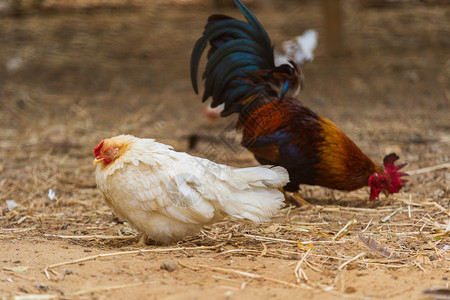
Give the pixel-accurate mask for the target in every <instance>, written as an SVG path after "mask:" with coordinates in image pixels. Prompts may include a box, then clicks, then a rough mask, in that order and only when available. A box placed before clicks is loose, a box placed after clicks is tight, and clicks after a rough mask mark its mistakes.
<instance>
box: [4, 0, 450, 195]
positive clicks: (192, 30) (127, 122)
mask: <svg viewBox="0 0 450 300" xmlns="http://www.w3.org/2000/svg"><path fill="white" fill-rule="evenodd" d="M244 3H245V4H246V5H248V6H249V8H250V9H251V10H252V12H253V13H254V14H255V15H256V16H257V17H258V19H259V20H260V21H261V23H262V24H263V26H264V27H265V29H266V30H267V32H268V33H269V36H270V37H271V38H272V42H273V44H274V45H275V48H276V49H277V48H279V47H280V45H281V43H282V42H283V41H286V40H290V39H292V38H294V37H296V36H298V35H300V34H302V33H303V32H304V31H305V30H307V29H314V30H316V31H317V32H318V46H317V48H316V50H315V53H314V55H315V58H314V60H313V61H312V62H310V63H308V64H306V65H305V66H304V68H303V73H304V76H305V90H304V91H303V92H302V93H301V94H300V96H299V99H300V100H301V101H303V102H304V103H305V104H306V105H307V106H309V107H312V108H313V109H314V110H316V111H317V112H319V113H320V114H321V115H323V116H326V117H328V118H330V119H331V120H333V121H334V122H335V123H337V124H338V126H339V127H340V128H342V129H343V130H344V131H345V132H346V133H347V134H348V135H349V136H350V137H351V138H352V139H353V140H354V141H355V142H356V143H357V144H358V145H359V146H360V147H361V148H362V149H363V150H364V151H365V152H366V153H367V154H368V155H369V156H371V157H372V158H374V160H376V161H379V162H381V159H382V157H383V155H384V154H386V153H388V152H391V151H395V152H397V153H399V154H400V156H401V161H407V162H408V163H409V166H408V168H409V170H412V169H417V168H421V167H426V166H432V165H437V164H442V163H445V162H448V159H449V154H450V150H449V143H450V109H449V107H450V84H449V83H450V82H449V80H450V51H449V49H450V22H449V20H450V5H449V1H444V0H441V1H439V0H423V1H419V0H345V1H344V0H341V1H338V0H322V1H318V0H295V1H294V0H283V1H275V0H251V1H250V0H249V1H244ZM213 13H221V14H226V15H231V16H234V17H236V18H239V19H243V17H242V15H241V14H240V12H239V11H238V10H237V8H236V7H235V6H234V4H233V3H232V1H230V0H154V1H142V0H128V1H118V0H89V1H83V0H78V1H75V0H73V1H69V0H65V1H58V0H29V1H27V0H22V1H19V0H15V1H13V0H0V157H2V159H1V160H0V172H1V173H0V188H2V189H3V191H2V192H0V200H6V199H10V198H14V199H16V201H17V202H22V203H31V202H32V201H34V200H39V199H43V198H46V194H47V191H48V190H49V188H52V189H54V190H56V191H57V195H59V197H72V198H73V197H75V198H76V197H78V198H79V199H81V200H84V199H85V198H86V197H87V196H86V195H88V194H89V193H86V194H84V195H83V192H82V191H80V190H76V189H75V188H77V187H95V181H94V177H93V168H92V159H93V155H92V148H93V147H95V146H96V145H97V143H98V142H99V141H101V140H102V139H104V138H106V137H110V136H113V135H117V134H122V133H130V134H134V135H136V136H139V137H151V138H156V139H158V140H159V141H161V142H164V143H168V144H171V145H173V146H174V147H175V149H176V150H179V151H190V153H192V154H196V155H200V156H204V157H208V158H210V159H213V160H217V161H220V162H226V163H229V164H232V165H238V166H249V165H255V164H256V162H255V160H254V159H253V157H252V155H251V154H249V153H248V152H246V151H234V150H233V151H232V150H231V149H229V148H227V146H226V145H225V143H221V141H220V139H219V140H216V141H214V143H213V144H214V147H215V148H214V150H213V151H210V150H208V151H206V150H205V149H206V147H207V146H206V145H205V144H206V143H203V144H202V142H201V141H200V143H199V145H197V147H196V148H195V149H188V139H189V136H190V135H192V134H193V133H196V134H201V135H204V136H211V137H217V136H219V134H220V133H221V132H223V130H224V129H225V128H228V127H229V126H230V124H233V122H234V117H229V118H226V119H221V120H219V121H217V122H216V123H214V124H210V123H208V121H207V120H206V118H205V117H204V115H203V114H202V108H203V107H204V106H205V105H206V104H205V103H201V98H200V96H198V95H196V94H195V93H194V92H193V90H192V87H191V83H190V78H189V60H190V53H191V50H192V47H193V45H194V44H195V42H196V40H197V39H198V38H199V37H200V35H201V33H202V32H203V28H204V25H205V23H206V19H207V17H208V16H209V15H211V14H213ZM203 63H204V61H203ZM209 143H211V142H209ZM218 149H219V150H220V151H219V150H218ZM218 151H219V152H218ZM217 153H220V155H217ZM448 186H450V178H449V175H448V173H445V172H438V173H428V174H424V175H420V176H415V177H411V181H410V183H409V185H408V186H407V188H406V189H405V192H412V193H416V194H418V195H423V196H426V197H439V198H442V197H447V198H448ZM306 189H307V188H306ZM89 195H91V194H89ZM13 196H14V197H13ZM42 201H44V200H42ZM99 201H100V198H99Z"/></svg>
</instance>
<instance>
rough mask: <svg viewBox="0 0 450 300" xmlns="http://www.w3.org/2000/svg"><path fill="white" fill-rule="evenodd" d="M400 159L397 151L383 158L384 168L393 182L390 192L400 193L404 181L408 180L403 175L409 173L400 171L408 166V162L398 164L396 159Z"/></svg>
mask: <svg viewBox="0 0 450 300" xmlns="http://www.w3.org/2000/svg"><path fill="white" fill-rule="evenodd" d="M398 159H399V157H398V155H397V154H395V153H390V154H388V155H386V156H385V157H384V159H383V164H384V169H385V171H386V173H387V174H388V175H389V176H390V177H391V184H390V185H389V188H388V191H389V193H390V194H394V193H398V192H399V191H400V190H401V188H402V187H403V183H405V182H407V181H408V180H407V179H403V178H402V177H403V176H408V174H406V173H404V172H399V171H398V170H400V169H401V168H403V167H404V166H406V163H404V164H400V165H398V166H396V165H395V161H396V160H398Z"/></svg>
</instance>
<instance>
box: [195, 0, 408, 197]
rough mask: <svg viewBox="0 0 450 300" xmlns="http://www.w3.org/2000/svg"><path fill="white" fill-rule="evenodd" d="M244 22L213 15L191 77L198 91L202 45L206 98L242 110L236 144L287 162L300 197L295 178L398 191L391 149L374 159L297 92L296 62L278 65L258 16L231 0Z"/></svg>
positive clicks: (373, 193) (263, 158) (266, 159)
mask: <svg viewBox="0 0 450 300" xmlns="http://www.w3.org/2000/svg"><path fill="white" fill-rule="evenodd" d="M234 2H235V3H236V5H237V6H238V7H239V9H240V11H241V12H242V13H243V15H244V16H245V18H246V19H247V22H244V21H240V20H236V19H234V18H231V17H228V16H224V15H212V16H210V17H209V18H208V22H207V24H206V27H205V31H204V32H203V36H202V37H200V39H199V40H198V41H197V43H196V44H195V46H194V49H193V51H192V56H191V80H192V85H193V88H194V91H195V92H196V93H198V82H197V73H198V66H199V62H200V58H201V56H202V54H203V52H204V50H205V48H206V47H207V45H208V43H209V45H210V49H209V52H208V62H207V64H206V67H205V71H204V73H203V79H205V90H204V93H203V101H206V100H207V99H208V98H209V97H212V104H211V106H212V107H213V108H214V107H216V106H218V105H224V108H223V110H222V112H221V116H222V117H225V116H228V115H230V114H232V113H237V114H238V115H239V117H238V122H237V127H238V128H239V129H241V130H242V141H241V144H242V145H243V146H244V147H245V148H247V149H248V150H249V151H251V152H253V154H254V156H255V158H256V160H257V161H258V162H259V163H261V164H270V165H278V166H283V167H285V168H286V169H287V170H288V172H289V177H290V182H289V183H288V184H287V185H286V186H285V187H284V190H285V191H288V192H294V194H293V196H294V198H296V196H297V198H296V199H297V200H299V199H300V195H299V194H298V190H299V184H309V185H319V186H323V187H327V188H331V189H337V190H344V191H352V190H356V189H359V188H362V187H364V186H369V187H370V200H373V199H376V198H379V195H380V193H381V192H384V193H386V194H392V193H397V192H399V191H400V189H401V188H402V186H403V184H404V182H405V181H406V180H405V179H403V178H402V177H403V176H405V175H406V174H405V173H402V172H399V170H400V169H401V168H402V167H403V166H404V165H405V164H401V165H398V166H396V165H395V161H396V160H397V159H398V158H399V157H398V156H397V155H396V154H395V153H391V154H389V155H387V156H386V157H385V158H384V166H380V165H377V164H375V163H374V162H373V161H372V160H371V159H370V158H369V157H368V156H367V155H366V154H364V153H363V152H362V151H361V150H360V149H359V148H358V147H357V146H356V144H355V143H354V142H353V141H352V140H351V139H350V138H349V137H348V136H347V135H346V134H345V133H344V132H343V131H342V130H340V129H339V128H338V127H337V126H336V125H335V124H334V123H333V122H331V121H330V120H328V119H327V118H324V117H321V116H319V115H318V114H317V113H315V112H314V111H312V110H311V109H309V108H308V107H306V106H305V105H304V104H302V103H301V102H300V101H299V100H297V99H296V98H295V97H296V96H297V94H298V92H299V91H300V89H301V87H302V82H303V76H302V72H301V69H300V67H299V65H298V64H297V63H295V62H294V61H293V60H288V62H287V63H284V64H282V65H279V66H277V65H275V61H274V49H273V46H272V43H271V40H270V38H269V36H268V35H267V33H266V31H265V30H264V28H263V27H262V25H261V24H260V22H259V21H258V20H257V19H256V17H255V16H254V15H253V14H252V13H251V12H250V11H249V10H248V8H247V7H245V5H244V4H242V2H241V1H239V0H234Z"/></svg>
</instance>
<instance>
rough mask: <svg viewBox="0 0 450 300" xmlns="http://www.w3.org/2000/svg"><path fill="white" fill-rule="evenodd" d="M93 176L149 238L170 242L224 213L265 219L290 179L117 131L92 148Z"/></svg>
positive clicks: (118, 209)
mask: <svg viewBox="0 0 450 300" xmlns="http://www.w3.org/2000/svg"><path fill="white" fill-rule="evenodd" d="M94 154H95V160H94V165H96V170H95V177H96V181H97V185H98V188H99V189H100V191H101V192H102V194H103V196H104V200H105V202H106V204H107V205H108V206H109V207H111V208H112V209H113V211H114V213H115V214H116V215H117V216H118V217H120V218H122V219H124V220H126V221H127V222H128V223H129V224H131V225H132V226H133V227H135V228H136V229H138V230H140V231H142V232H144V234H145V235H147V236H148V237H150V238H151V239H153V240H155V241H158V242H162V243H170V242H174V241H178V240H180V239H182V238H184V237H186V236H188V235H193V234H196V233H198V232H199V231H200V229H201V228H202V226H203V225H205V224H210V223H212V222H214V221H216V220H217V219H219V218H222V217H224V216H226V215H232V216H235V217H238V218H246V219H249V220H252V221H255V222H263V221H269V220H270V217H271V216H272V215H273V214H275V213H276V212H277V211H278V209H279V208H280V207H281V206H282V205H283V200H284V196H283V194H282V193H281V192H280V191H279V190H278V188H281V187H283V186H284V185H286V183H287V182H288V181H289V175H288V173H287V171H286V170H285V169H284V168H282V167H271V166H260V167H252V168H243V169H239V168H233V167H229V166H226V165H221V164H216V163H214V162H211V161H209V160H207V159H203V158H199V157H194V156H190V155H189V154H187V153H182V152H176V151H174V150H172V147H170V146H168V145H164V144H161V143H158V142H155V140H153V139H140V138H136V137H134V136H131V135H120V136H116V137H113V138H109V139H106V140H104V141H102V142H101V143H100V144H99V145H98V146H97V147H96V148H95V149H94Z"/></svg>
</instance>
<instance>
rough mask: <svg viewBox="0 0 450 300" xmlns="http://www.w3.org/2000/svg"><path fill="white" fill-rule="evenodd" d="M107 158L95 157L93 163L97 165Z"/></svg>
mask: <svg viewBox="0 0 450 300" xmlns="http://www.w3.org/2000/svg"><path fill="white" fill-rule="evenodd" d="M104 160H105V159H104V158H97V157H96V158H95V159H94V162H93V165H94V166H95V165H96V164H98V163H99V162H102V161H104Z"/></svg>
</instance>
